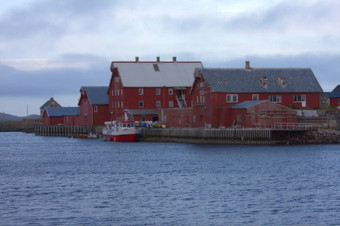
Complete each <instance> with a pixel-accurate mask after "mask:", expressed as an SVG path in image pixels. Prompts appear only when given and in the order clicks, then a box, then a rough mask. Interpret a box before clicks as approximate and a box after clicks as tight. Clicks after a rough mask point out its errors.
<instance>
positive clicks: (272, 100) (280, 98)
mask: <svg viewBox="0 0 340 226" xmlns="http://www.w3.org/2000/svg"><path fill="white" fill-rule="evenodd" d="M274 97H275V98H274ZM274 99H275V100H274ZM268 100H269V101H271V102H274V103H282V96H279V95H271V96H269V97H268Z"/></svg>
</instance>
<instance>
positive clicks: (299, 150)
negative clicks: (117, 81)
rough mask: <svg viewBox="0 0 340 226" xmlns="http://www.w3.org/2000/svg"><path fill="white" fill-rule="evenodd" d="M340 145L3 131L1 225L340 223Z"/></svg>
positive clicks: (0, 143) (0, 149) (0, 140)
mask: <svg viewBox="0 0 340 226" xmlns="http://www.w3.org/2000/svg"><path fill="white" fill-rule="evenodd" d="M339 162H340V145H315V146H312V145H309V146H232V145H193V144H178V143H110V142H101V141H99V140H80V139H69V138H59V137H39V136H34V135H32V134H24V133H0V216H1V223H0V225H21V224H43V225H51V224H58V225H60V224H66V225H70V224H71V225H79V224H116V225H117V224H118V225H126V224H157V225H164V224H165V225H167V224H185V225H187V224H190V225H209V224H211V225H221V224H238V225H243V224H251V225H254V224H256V225H263V224H274V225H278V224H279V225H280V224H284V225H291V224H300V225H301V224H303V225H306V224H312V225H315V224H326V225H330V224H340V193H339V192H338V191H339V190H340V182H339V175H340V167H339Z"/></svg>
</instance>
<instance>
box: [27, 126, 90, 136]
mask: <svg viewBox="0 0 340 226" xmlns="http://www.w3.org/2000/svg"><path fill="white" fill-rule="evenodd" d="M94 131H95V130H94V127H92V126H58V125H54V126H40V125H39V126H35V127H34V133H35V135H39V136H60V137H73V136H82V135H89V134H90V133H93V132H94Z"/></svg>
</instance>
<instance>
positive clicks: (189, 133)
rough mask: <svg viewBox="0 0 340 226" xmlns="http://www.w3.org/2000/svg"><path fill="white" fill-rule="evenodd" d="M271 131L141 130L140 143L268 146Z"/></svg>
mask: <svg viewBox="0 0 340 226" xmlns="http://www.w3.org/2000/svg"><path fill="white" fill-rule="evenodd" d="M271 138H272V129H263V128H232V129H230V128H228V129H202V128H200V129H197V128H196V129H193V128H187V129H179V128H166V129H157V128H143V129H142V132H141V140H142V141H164V142H189V143H215V144H270V143H271Z"/></svg>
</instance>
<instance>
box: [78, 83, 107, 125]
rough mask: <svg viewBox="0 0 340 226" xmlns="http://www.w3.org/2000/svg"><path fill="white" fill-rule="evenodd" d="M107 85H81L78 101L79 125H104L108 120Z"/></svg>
mask: <svg viewBox="0 0 340 226" xmlns="http://www.w3.org/2000/svg"><path fill="white" fill-rule="evenodd" d="M107 90H108V87H107V86H83V87H81V88H80V99H79V102H78V106H79V116H78V119H77V125H79V126H104V122H105V121H109V120H110V115H109V97H108V94H107Z"/></svg>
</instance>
